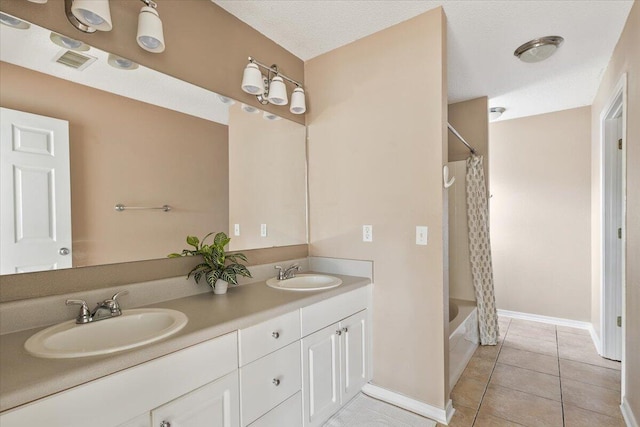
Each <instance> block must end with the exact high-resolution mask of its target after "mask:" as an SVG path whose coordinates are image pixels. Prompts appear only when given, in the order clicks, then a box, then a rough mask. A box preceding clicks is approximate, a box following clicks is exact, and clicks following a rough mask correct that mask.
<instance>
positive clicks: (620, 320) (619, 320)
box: [616, 316, 622, 328]
mask: <svg viewBox="0 0 640 427" xmlns="http://www.w3.org/2000/svg"><path fill="white" fill-rule="evenodd" d="M616 324H617V325H618V327H619V328H621V327H622V316H618V319H617V320H616Z"/></svg>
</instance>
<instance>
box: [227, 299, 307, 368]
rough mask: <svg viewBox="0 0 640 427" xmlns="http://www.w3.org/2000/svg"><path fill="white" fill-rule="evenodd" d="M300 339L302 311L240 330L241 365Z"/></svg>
mask: <svg viewBox="0 0 640 427" xmlns="http://www.w3.org/2000/svg"><path fill="white" fill-rule="evenodd" d="M299 339H300V311H299V310H296V311H292V312H291V313H287V314H284V315H282V316H279V317H276V318H274V319H270V320H267V321H266V322H262V323H259V324H257V325H254V326H251V327H249V328H246V329H241V330H240V331H239V345H240V366H244V365H246V364H248V363H251V362H253V361H254V360H257V359H259V358H261V357H262V356H265V355H267V354H269V353H273V352H274V351H276V350H278V349H280V348H282V347H284V346H286V345H288V344H291V343H292V342H294V341H296V340H299Z"/></svg>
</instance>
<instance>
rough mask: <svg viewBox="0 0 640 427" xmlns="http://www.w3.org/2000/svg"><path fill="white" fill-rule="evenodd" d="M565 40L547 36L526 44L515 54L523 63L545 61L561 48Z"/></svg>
mask: <svg viewBox="0 0 640 427" xmlns="http://www.w3.org/2000/svg"><path fill="white" fill-rule="evenodd" d="M563 41H564V39H563V38H562V37H560V36H547V37H541V38H539V39H534V40H531V41H528V42H526V43H525V44H523V45H522V46H520V47H519V48H517V49H516V50H515V51H514V52H513V54H514V55H515V56H517V57H518V58H520V60H521V61H523V62H529V63H531V62H540V61H544V60H545V59H547V58H548V57H550V56H551V55H553V54H554V53H555V51H556V50H557V49H558V47H560V45H561V44H562V42H563Z"/></svg>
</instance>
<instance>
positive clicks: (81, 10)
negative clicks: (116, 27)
mask: <svg viewBox="0 0 640 427" xmlns="http://www.w3.org/2000/svg"><path fill="white" fill-rule="evenodd" d="M71 13H73V16H75V17H76V18H77V19H78V21H80V22H82V23H83V24H84V25H86V26H88V27H91V28H95V29H96V30H98V31H111V29H112V28H113V25H112V24H111V10H110V9H109V0H73V5H72V6H71Z"/></svg>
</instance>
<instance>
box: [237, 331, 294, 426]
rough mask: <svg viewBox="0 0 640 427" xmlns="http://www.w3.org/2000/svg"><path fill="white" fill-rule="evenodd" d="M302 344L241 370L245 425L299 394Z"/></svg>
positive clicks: (291, 345)
mask: <svg viewBox="0 0 640 427" xmlns="http://www.w3.org/2000/svg"><path fill="white" fill-rule="evenodd" d="M300 372H301V369H300V341H296V342H295V343H293V344H290V345H288V346H287V347H285V348H283V349H280V350H278V351H276V352H275V353H271V354H269V355H268V356H265V357H263V358H262V359H258V360H256V361H255V362H253V363H250V364H248V365H246V366H243V367H242V368H240V395H241V401H242V425H244V426H246V425H248V424H250V423H252V422H253V421H255V420H256V419H257V418H258V417H260V416H261V415H263V414H265V413H267V412H268V411H269V410H271V409H272V408H274V407H275V406H276V405H278V404H279V403H281V402H283V401H284V400H285V399H287V398H288V397H290V396H292V395H293V394H295V393H296V392H298V391H300V387H301V379H300Z"/></svg>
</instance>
